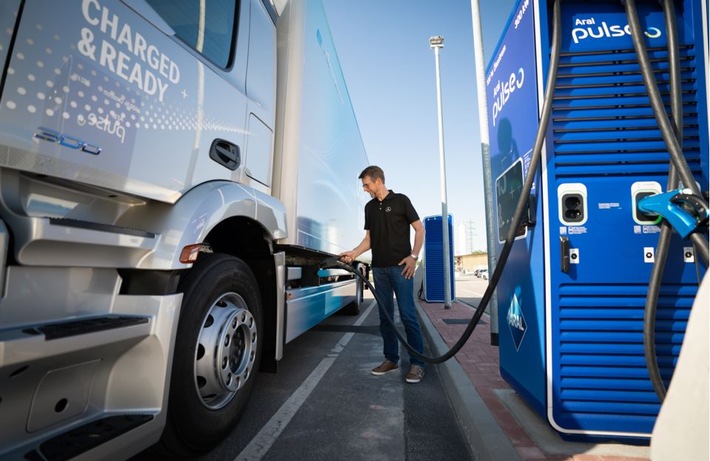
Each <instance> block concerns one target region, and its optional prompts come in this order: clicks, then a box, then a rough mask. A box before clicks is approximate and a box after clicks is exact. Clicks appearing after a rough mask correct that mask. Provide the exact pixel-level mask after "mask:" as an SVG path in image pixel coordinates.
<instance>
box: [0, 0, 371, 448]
mask: <svg viewBox="0 0 710 461" xmlns="http://www.w3.org/2000/svg"><path fill="white" fill-rule="evenodd" d="M0 66H1V69H2V73H1V74H0V77H1V79H0V292H1V294H2V297H1V298H0V459H28V460H53V459H126V458H129V457H131V456H133V455H134V454H136V453H138V452H141V451H143V450H144V449H146V448H147V447H151V449H160V451H162V452H167V453H169V454H171V455H172V456H175V457H178V456H195V455H196V454H199V453H201V452H205V451H208V450H210V449H211V448H212V447H213V446H215V445H216V444H217V443H219V441H220V440H222V439H223V438H224V437H225V436H226V435H228V434H229V433H230V431H232V430H233V429H234V427H235V425H236V423H237V420H238V418H239V417H240V415H241V414H242V412H243V410H244V407H245V405H246V403H247V401H248V399H249V394H250V392H251V390H252V388H253V387H254V384H255V378H256V375H257V373H256V372H257V371H258V370H259V369H273V368H275V365H276V363H277V362H278V360H279V359H280V358H281V357H282V355H283V353H284V345H285V344H286V343H288V342H289V341H291V340H292V339H294V338H296V337H297V336H298V335H299V334H301V333H303V332H304V331H306V330H308V329H309V328H311V327H312V326H314V325H315V324H317V323H318V322H320V321H321V320H323V319H324V318H326V317H327V316H329V315H331V314H333V313H334V312H336V311H338V310H341V309H342V308H344V307H345V308H346V309H345V310H350V311H355V312H356V311H357V310H358V306H359V304H360V303H361V302H362V290H363V286H362V283H361V282H360V281H359V280H358V279H356V278H354V277H353V276H352V274H350V273H349V272H346V271H343V270H334V269H322V268H321V262H322V260H323V259H324V258H325V257H327V256H332V255H336V254H338V253H339V252H341V251H344V250H348V249H351V248H352V247H353V246H355V245H356V244H357V243H358V242H359V241H360V240H361V238H362V232H363V231H362V228H363V222H362V219H363V218H362V215H363V212H362V206H363V204H364V200H365V199H366V197H365V194H363V193H362V191H361V190H360V186H359V182H358V179H357V176H358V174H359V173H360V171H361V170H362V169H363V168H364V167H365V166H367V156H366V154H365V150H364V147H363V143H362V140H361V137H360V133H359V129H358V125H357V121H356V119H355V115H354V112H353V109H352V106H351V104H350V98H349V95H348V91H347V88H346V85H345V81H344V78H343V75H342V72H341V68H340V65H339V61H338V58H337V54H336V51H335V48H334V45H333V42H332V38H331V35H330V32H329V28H328V24H327V21H326V17H325V13H324V11H323V7H322V5H321V4H320V1H319V0H293V1H291V2H289V1H288V0H210V1H206V0H195V1H175V0H66V1H57V0H3V1H2V2H0ZM359 269H360V270H362V271H366V270H367V267H366V266H360V267H359ZM351 313H352V312H351Z"/></svg>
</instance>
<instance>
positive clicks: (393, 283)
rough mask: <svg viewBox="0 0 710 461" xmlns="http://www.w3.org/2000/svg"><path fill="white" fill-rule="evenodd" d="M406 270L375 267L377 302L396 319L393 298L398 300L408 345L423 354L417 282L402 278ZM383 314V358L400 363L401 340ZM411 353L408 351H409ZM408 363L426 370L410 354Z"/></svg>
mask: <svg viewBox="0 0 710 461" xmlns="http://www.w3.org/2000/svg"><path fill="white" fill-rule="evenodd" d="M402 269H403V266H391V267H373V268H372V274H373V278H374V281H375V290H377V294H378V300H377V301H378V302H380V301H381V302H382V304H383V305H382V308H383V309H384V310H385V311H386V312H387V313H388V314H389V315H390V317H391V318H392V319H394V300H393V298H392V294H393V293H394V295H395V296H396V297H397V306H398V307H399V318H400V320H401V321H402V324H403V325H404V331H405V333H406V335H407V342H408V343H409V344H410V345H411V346H412V347H413V348H414V350H415V351H417V352H419V353H423V352H424V343H423V340H422V331H421V329H420V328H419V320H418V319H417V311H416V307H415V306H414V278H410V279H406V278H404V275H402ZM378 312H379V313H380V334H381V335H382V340H383V341H384V349H383V352H384V355H385V358H386V359H387V360H390V361H392V362H394V363H399V340H398V339H397V334H396V333H395V330H394V327H392V325H390V323H389V322H388V321H387V318H385V316H384V314H383V313H382V311H378ZM407 352H409V351H407ZM409 363H411V364H412V365H420V366H423V365H424V362H423V361H422V360H420V359H418V358H416V357H413V356H412V355H411V354H409Z"/></svg>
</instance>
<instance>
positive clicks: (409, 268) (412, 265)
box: [398, 256, 417, 279]
mask: <svg viewBox="0 0 710 461" xmlns="http://www.w3.org/2000/svg"><path fill="white" fill-rule="evenodd" d="M402 265H404V269H402V275H404V278H405V279H411V278H412V277H414V271H415V270H416V268H417V260H416V259H414V258H412V257H411V256H407V257H406V258H404V259H403V260H401V261H400V262H399V264H398V266H402Z"/></svg>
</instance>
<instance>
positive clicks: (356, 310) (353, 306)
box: [340, 265, 365, 315]
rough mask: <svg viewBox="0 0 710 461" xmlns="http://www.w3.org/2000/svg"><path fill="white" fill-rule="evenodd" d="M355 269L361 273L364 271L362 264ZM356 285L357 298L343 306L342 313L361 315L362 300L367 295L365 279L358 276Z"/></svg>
mask: <svg viewBox="0 0 710 461" xmlns="http://www.w3.org/2000/svg"><path fill="white" fill-rule="evenodd" d="M355 270H357V271H359V272H360V273H361V274H362V273H363V270H362V266H359V265H358V266H355ZM363 275H364V274H363ZM355 287H356V288H355V300H354V301H352V302H350V303H349V304H346V305H345V306H343V308H342V309H341V310H340V312H341V313H342V314H345V315H360V306H362V302H363V299H364V296H365V293H364V292H365V283H363V281H362V280H360V279H359V278H356V279H355Z"/></svg>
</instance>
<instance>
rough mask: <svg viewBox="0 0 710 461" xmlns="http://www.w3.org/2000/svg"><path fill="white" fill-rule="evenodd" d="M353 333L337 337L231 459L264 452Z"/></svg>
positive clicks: (246, 459)
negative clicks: (308, 373)
mask: <svg viewBox="0 0 710 461" xmlns="http://www.w3.org/2000/svg"><path fill="white" fill-rule="evenodd" d="M375 306H376V304H375V301H374V300H372V301H371V302H370V305H369V306H368V307H367V309H366V310H365V312H364V313H363V314H361V315H360V317H359V318H358V319H357V321H355V324H354V326H360V325H362V323H363V322H364V321H365V319H366V318H367V316H368V315H369V314H370V311H372V309H373V308H374V307H375ZM354 335H355V333H352V332H351V333H345V334H344V335H343V336H342V337H341V338H340V341H338V343H337V344H336V345H335V347H333V349H331V351H330V353H329V354H328V357H326V358H324V359H323V360H321V362H320V363H319V364H318V366H317V367H316V368H315V370H313V372H311V374H310V375H309V376H308V378H306V380H305V381H303V384H301V386H300V387H299V388H298V389H296V391H295V392H294V393H293V394H291V397H289V398H288V400H286V402H284V404H283V405H281V408H279V410H278V411H277V412H276V413H274V415H273V416H272V417H271V419H270V420H269V421H268V422H267V423H266V424H265V425H264V427H262V428H261V430H260V431H259V433H258V434H256V436H255V437H254V438H253V439H252V440H251V442H249V445H247V446H246V447H245V448H244V450H242V452H241V453H239V454H238V455H237V457H236V458H234V461H256V460H260V459H262V458H263V457H264V456H265V455H266V453H267V452H268V451H269V449H270V448H271V446H272V445H273V444H274V443H275V442H276V440H277V439H278V438H279V435H281V433H282V432H283V430H284V429H286V426H287V425H288V423H289V422H290V421H291V419H292V418H293V417H294V416H295V415H296V412H298V409H299V408H301V405H303V402H305V401H306V399H307V398H308V397H309V396H310V395H311V392H313V389H315V388H316V386H317V385H318V383H319V382H320V380H321V378H323V376H324V375H325V374H326V372H327V371H328V369H330V367H331V365H333V363H334V362H335V359H337V358H338V355H339V354H340V353H341V352H342V351H343V349H345V346H347V345H348V343H349V342H350V340H351V339H352V337H353V336H354Z"/></svg>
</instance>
